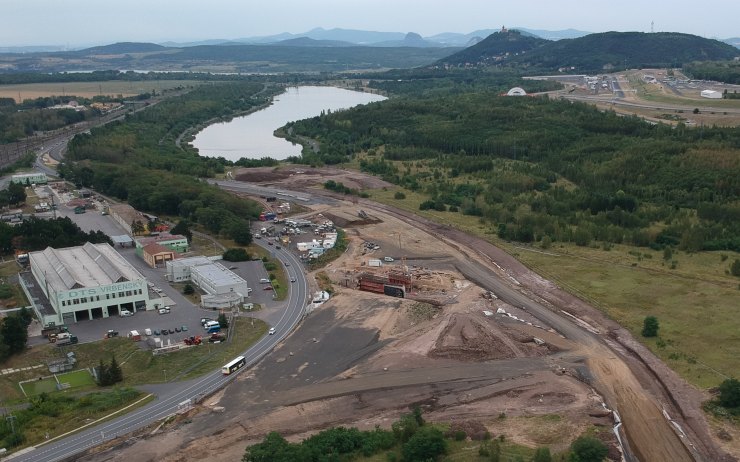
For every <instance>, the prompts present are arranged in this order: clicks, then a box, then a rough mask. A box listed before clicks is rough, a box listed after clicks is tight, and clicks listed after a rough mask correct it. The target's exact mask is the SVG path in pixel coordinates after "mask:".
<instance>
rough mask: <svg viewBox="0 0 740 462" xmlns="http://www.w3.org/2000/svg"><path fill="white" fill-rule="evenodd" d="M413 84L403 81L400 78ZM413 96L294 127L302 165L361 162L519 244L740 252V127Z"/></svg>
mask: <svg viewBox="0 0 740 462" xmlns="http://www.w3.org/2000/svg"><path fill="white" fill-rule="evenodd" d="M410 86H411V85H410ZM408 93H409V94H410V95H413V96H405V97H398V98H394V99H390V100H388V101H384V102H380V103H373V104H370V105H366V106H362V107H358V108H355V109H352V110H348V111H342V112H337V113H333V114H324V115H322V116H320V117H314V118H312V119H307V120H304V121H300V122H296V123H294V124H292V125H293V127H294V130H295V132H296V133H298V134H300V135H303V136H308V137H311V138H316V139H318V140H319V141H320V143H321V153H320V154H318V155H315V154H310V153H305V154H304V159H303V161H305V162H311V163H317V162H326V163H339V162H344V161H347V160H349V159H350V158H351V157H352V156H354V155H357V154H359V153H365V154H364V155H362V156H361V159H362V160H361V162H360V165H361V167H362V169H363V170H365V171H367V172H371V173H374V174H377V175H380V176H382V177H383V178H384V179H386V180H388V181H391V182H393V183H396V184H398V185H401V186H403V187H405V188H408V189H410V190H414V191H419V192H423V193H425V194H427V195H428V196H429V197H430V200H429V201H427V202H426V203H423V204H422V208H435V209H438V210H452V211H460V213H463V214H466V215H470V216H471V217H480V219H484V220H486V222H488V223H490V224H491V225H492V227H493V229H494V230H495V231H496V232H497V233H498V234H499V235H500V236H501V237H503V238H506V239H513V240H517V241H524V242H534V241H539V242H543V243H548V242H553V241H569V242H575V243H577V244H579V245H589V244H592V243H594V241H599V242H601V243H603V245H605V246H608V245H609V243H622V242H624V243H631V244H635V245H640V246H652V247H656V248H662V247H665V246H676V247H680V248H682V249H685V250H689V251H695V250H701V249H732V250H740V155H739V154H740V132H738V131H737V130H736V129H723V128H703V129H701V130H698V129H688V128H686V127H685V126H683V125H679V126H678V127H676V128H672V127H669V126H664V125H651V124H648V123H646V122H644V121H642V120H641V119H638V118H636V117H620V116H617V115H616V114H614V113H612V112H606V113H604V112H600V111H599V110H597V109H595V108H594V107H591V106H588V105H585V104H578V103H571V102H567V101H550V100H548V99H546V98H512V97H502V96H499V95H498V92H491V91H475V92H470V93H465V94H455V95H447V96H444V95H442V94H441V93H442V92H439V93H438V94H435V95H434V96H431V97H429V96H416V95H417V94H418V92H416V91H415V89H413V88H412V89H411V90H409V91H408Z"/></svg>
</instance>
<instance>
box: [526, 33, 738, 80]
mask: <svg viewBox="0 0 740 462" xmlns="http://www.w3.org/2000/svg"><path fill="white" fill-rule="evenodd" d="M735 56H740V51H738V50H737V48H734V47H732V46H731V45H728V44H726V43H722V42H720V41H718V40H710V39H705V38H702V37H698V36H696V35H689V34H679V33H674V32H657V33H653V34H646V33H643V32H605V33H602V34H591V35H587V36H585V37H580V38H577V39H571V40H559V41H557V42H550V43H548V44H547V45H545V46H542V47H540V48H538V49H536V50H533V51H532V52H531V53H527V55H526V56H519V57H517V58H515V61H516V62H518V63H520V64H526V65H528V66H536V67H543V68H548V69H558V68H561V67H571V66H572V67H575V69H576V70H578V71H599V70H603V69H607V70H608V69H610V68H615V69H622V68H625V66H626V67H629V68H638V67H680V66H681V65H683V64H684V63H689V62H692V61H716V60H727V59H733V58H734V57H735Z"/></svg>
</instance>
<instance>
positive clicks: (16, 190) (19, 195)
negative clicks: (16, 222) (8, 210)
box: [8, 183, 26, 205]
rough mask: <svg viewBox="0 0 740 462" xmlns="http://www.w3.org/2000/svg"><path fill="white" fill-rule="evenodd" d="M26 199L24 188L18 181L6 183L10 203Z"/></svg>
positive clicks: (13, 203)
mask: <svg viewBox="0 0 740 462" xmlns="http://www.w3.org/2000/svg"><path fill="white" fill-rule="evenodd" d="M25 201H26V188H25V187H24V186H23V185H22V184H20V183H10V184H9V185H8V202H9V203H10V204H12V205H15V204H20V203H22V202H25Z"/></svg>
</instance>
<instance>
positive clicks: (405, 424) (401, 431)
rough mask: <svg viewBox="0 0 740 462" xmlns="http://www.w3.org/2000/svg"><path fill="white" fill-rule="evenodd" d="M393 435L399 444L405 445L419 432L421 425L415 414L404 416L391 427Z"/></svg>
mask: <svg viewBox="0 0 740 462" xmlns="http://www.w3.org/2000/svg"><path fill="white" fill-rule="evenodd" d="M391 429H392V430H393V435H394V436H395V437H396V440H397V441H398V442H399V443H405V442H406V441H408V440H409V439H410V438H411V437H412V436H414V434H415V433H416V432H417V430H419V424H418V422H417V421H416V419H415V418H414V416H413V414H404V415H402V416H401V418H400V419H399V420H398V421H396V422H393V425H391Z"/></svg>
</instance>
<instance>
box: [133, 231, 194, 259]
mask: <svg viewBox="0 0 740 462" xmlns="http://www.w3.org/2000/svg"><path fill="white" fill-rule="evenodd" d="M149 244H159V245H161V246H164V247H167V248H168V249H170V250H172V251H175V252H178V253H184V252H187V251H188V249H189V248H190V244H188V238H186V237H185V236H183V235H181V234H170V233H159V234H157V235H154V236H144V237H139V238H137V239H136V253H137V254H138V255H140V256H141V255H142V251H143V249H144V247H146V246H148V245H149Z"/></svg>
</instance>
